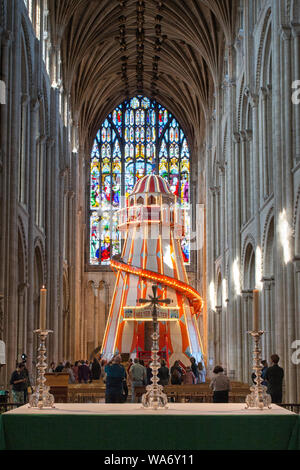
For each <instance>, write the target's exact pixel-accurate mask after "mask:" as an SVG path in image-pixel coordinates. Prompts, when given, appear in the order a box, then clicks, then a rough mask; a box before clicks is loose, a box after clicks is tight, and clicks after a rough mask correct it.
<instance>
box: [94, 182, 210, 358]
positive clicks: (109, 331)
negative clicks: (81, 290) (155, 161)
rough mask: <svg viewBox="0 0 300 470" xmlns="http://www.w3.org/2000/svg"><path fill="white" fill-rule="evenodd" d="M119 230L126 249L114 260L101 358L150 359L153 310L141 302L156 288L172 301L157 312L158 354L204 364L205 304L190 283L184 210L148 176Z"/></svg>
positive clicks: (165, 187) (139, 185) (123, 215)
mask: <svg viewBox="0 0 300 470" xmlns="http://www.w3.org/2000/svg"><path fill="white" fill-rule="evenodd" d="M119 230H120V231H123V234H124V247H123V252H122V255H121V257H119V258H118V259H116V258H113V259H112V260H111V267H112V269H113V270H114V271H115V272H116V277H117V279H116V284H115V290H114V293H113V298H112V303H111V306H110V313H109V317H108V321H107V325H106V330H105V334H104V339H103V343H102V348H101V354H102V355H103V357H106V358H110V357H111V356H112V355H114V354H117V353H129V354H130V356H131V357H135V356H138V357H140V358H145V359H147V358H148V357H149V358H150V351H151V345H152V339H151V334H152V316H151V307H150V305H148V304H143V305H142V306H141V304H139V299H140V298H148V295H149V294H150V295H151V294H152V285H153V284H154V283H156V284H157V285H158V291H157V292H158V295H161V297H162V298H170V299H171V300H172V303H171V304H170V305H169V306H167V307H159V311H158V320H159V335H160V340H159V348H160V355H161V356H162V357H164V358H165V359H166V360H167V362H168V363H171V364H172V363H173V361H175V360H180V361H181V362H182V363H183V364H186V365H188V364H189V358H190V357H191V356H193V357H195V359H196V360H197V361H200V360H201V359H202V358H203V356H202V351H203V349H202V343H201V337H200V333H199V329H198V324H197V319H198V317H199V315H200V314H201V309H202V306H203V301H202V298H201V296H200V294H199V293H198V292H197V291H196V290H195V289H194V288H193V287H191V286H190V285H189V283H188V277H187V274H186V270H185V266H184V261H183V254H182V249H181V238H182V235H183V231H184V226H183V217H182V209H181V207H180V204H179V203H178V202H177V197H176V196H175V195H174V194H173V193H172V191H171V189H170V186H169V185H168V183H167V182H166V181H165V180H164V179H163V178H161V177H160V176H157V175H148V176H145V177H144V178H142V179H140V180H139V181H138V182H137V183H136V185H135V187H134V189H133V192H132V193H131V195H130V196H129V201H128V206H127V207H126V208H125V209H121V211H120V218H119ZM147 355H148V357H147Z"/></svg>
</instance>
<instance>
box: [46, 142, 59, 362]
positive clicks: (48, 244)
mask: <svg viewBox="0 0 300 470" xmlns="http://www.w3.org/2000/svg"><path fill="white" fill-rule="evenodd" d="M53 145H54V139H52V138H51V137H48V138H47V139H46V158H45V174H46V182H45V213H46V218H45V234H46V239H45V253H46V260H47V271H46V273H45V284H46V287H47V289H48V293H49V295H47V312H48V318H47V328H50V329H51V327H52V320H51V317H52V312H51V309H52V304H51V302H50V300H51V290H50V286H51V276H52V262H51V258H52V255H51V245H52V242H51V225H52V211H51V207H52V206H51V198H52V190H51V167H52V147H53ZM47 341H48V363H50V362H53V361H54V355H53V334H50V335H49V336H48V340H47ZM60 359H61V358H60Z"/></svg>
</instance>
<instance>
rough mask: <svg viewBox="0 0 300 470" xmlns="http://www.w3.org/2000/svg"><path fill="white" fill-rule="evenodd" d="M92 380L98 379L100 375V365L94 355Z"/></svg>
mask: <svg viewBox="0 0 300 470" xmlns="http://www.w3.org/2000/svg"><path fill="white" fill-rule="evenodd" d="M91 372H92V380H100V376H101V366H100V363H99V361H98V359H97V358H96V357H94V360H93V363H92V370H91Z"/></svg>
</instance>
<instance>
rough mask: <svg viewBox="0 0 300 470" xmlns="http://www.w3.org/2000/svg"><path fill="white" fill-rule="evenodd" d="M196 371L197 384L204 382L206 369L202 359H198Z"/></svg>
mask: <svg viewBox="0 0 300 470" xmlns="http://www.w3.org/2000/svg"><path fill="white" fill-rule="evenodd" d="M198 373H199V378H198V383H199V384H204V383H205V378H206V369H205V365H204V363H203V362H202V361H200V362H199V363H198Z"/></svg>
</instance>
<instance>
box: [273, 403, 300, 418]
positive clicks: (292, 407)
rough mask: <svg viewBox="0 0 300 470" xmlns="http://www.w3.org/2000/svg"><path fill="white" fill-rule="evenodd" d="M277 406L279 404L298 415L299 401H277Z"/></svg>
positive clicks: (299, 410) (299, 409) (299, 411)
mask: <svg viewBox="0 0 300 470" xmlns="http://www.w3.org/2000/svg"><path fill="white" fill-rule="evenodd" d="M278 406H281V407H282V408H285V409H286V410H288V411H291V412H292V413H296V414H297V415H300V403H278Z"/></svg>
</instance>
